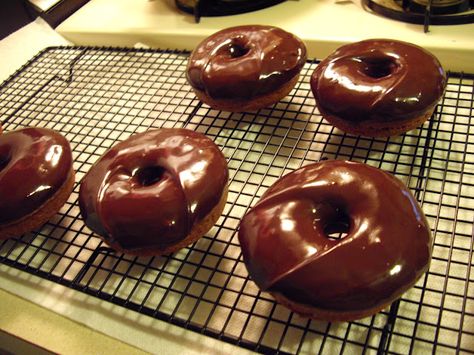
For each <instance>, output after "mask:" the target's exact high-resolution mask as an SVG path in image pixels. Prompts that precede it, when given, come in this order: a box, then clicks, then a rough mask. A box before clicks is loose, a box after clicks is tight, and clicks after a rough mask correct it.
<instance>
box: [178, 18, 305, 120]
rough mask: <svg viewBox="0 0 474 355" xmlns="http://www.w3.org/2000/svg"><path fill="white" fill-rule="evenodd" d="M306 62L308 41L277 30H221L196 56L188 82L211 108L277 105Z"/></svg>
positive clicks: (263, 28) (237, 108) (263, 27)
mask: <svg viewBox="0 0 474 355" xmlns="http://www.w3.org/2000/svg"><path fill="white" fill-rule="evenodd" d="M305 61H306V47H305V45H304V44H303V42H302V41H301V40H300V39H299V38H297V37H295V36H294V35H292V34H291V33H288V32H286V31H284V30H282V29H280V28H277V27H272V26H259V25H251V26H238V27H232V28H228V29H224V30H222V31H219V32H217V33H215V34H213V35H212V36H210V37H208V38H206V39H205V40H204V41H202V42H201V43H200V44H199V45H198V46H197V47H196V48H195V50H194V51H193V52H192V54H191V56H190V58H189V61H188V67H187V78H188V82H189V83H190V85H191V86H192V87H193V89H194V90H195V92H196V94H197V96H198V97H199V98H200V99H201V100H202V101H203V102H205V103H207V104H209V105H210V106H211V107H213V108H216V109H221V110H228V111H244V110H255V109H258V108H262V107H265V106H268V105H270V104H272V103H274V102H277V101H278V100H280V99H281V98H282V97H284V96H286V95H287V94H288V93H289V92H290V91H291V89H292V88H293V87H294V85H295V84H296V81H297V80H298V75H299V73H300V71H301V69H302V68H303V65H304V63H305Z"/></svg>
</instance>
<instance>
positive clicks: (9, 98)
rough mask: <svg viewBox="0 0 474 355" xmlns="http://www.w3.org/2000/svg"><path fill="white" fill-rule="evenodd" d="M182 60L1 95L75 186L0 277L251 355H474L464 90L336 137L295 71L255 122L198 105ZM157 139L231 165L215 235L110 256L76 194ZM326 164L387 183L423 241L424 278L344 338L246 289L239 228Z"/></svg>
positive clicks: (19, 86)
mask: <svg viewBox="0 0 474 355" xmlns="http://www.w3.org/2000/svg"><path fill="white" fill-rule="evenodd" d="M187 57H188V53H186V52H176V51H159V50H138V49H120V48H84V47H54V48H48V49H47V50H45V51H43V52H41V53H39V54H38V55H37V56H36V57H35V58H33V59H32V60H31V61H30V62H29V63H27V64H26V65H25V66H24V67H22V68H21V69H20V70H19V71H17V72H16V73H15V74H14V75H13V76H12V77H11V78H9V79H8V80H7V81H6V82H4V83H3V84H2V85H1V86H0V118H1V120H2V122H3V127H4V129H5V130H6V131H9V130H14V129H17V128H21V127H24V126H41V127H49V128H53V129H56V130H58V131H60V132H62V133H63V134H64V135H65V136H66V137H67V138H68V140H69V141H70V143H71V146H72V148H73V154H74V159H75V163H74V168H75V170H76V174H77V178H76V186H75V189H74V192H73V194H72V195H71V197H70V198H69V201H68V202H67V203H66V205H65V206H64V207H63V208H62V209H61V211H60V212H59V213H58V214H57V215H56V216H55V217H54V218H53V219H52V220H51V221H49V222H48V223H47V224H45V225H44V226H43V227H42V228H41V229H40V230H37V231H34V232H31V233H28V234H26V235H24V236H22V237H21V238H18V239H10V240H7V241H3V242H1V243H0V262H2V263H4V264H7V265H10V266H12V267H15V268H18V269H21V270H25V271H27V272H29V273H33V274H36V275H39V276H41V277H43V278H46V279H49V280H52V281H54V282H57V283H60V284H63V285H65V286H67V287H70V288H73V289H76V290H80V291H82V292H85V293H87V294H90V295H93V296H95V297H99V298H101V299H103V300H105V301H107V302H112V303H114V304H118V305H121V306H123V307H127V308H129V309H132V310H135V311H137V312H141V313H144V314H147V315H150V316H152V317H155V318H158V319H162V320H165V321H167V322H170V323H173V324H176V325H179V326H181V327H184V328H187V329H190V330H193V331H196V332H200V333H202V334H205V335H208V336H211V337H214V338H218V339H221V340H223V341H226V342H229V343H233V344H237V345H239V346H241V347H244V348H247V349H251V350H254V351H257V352H262V353H282V354H283V353H299V354H313V353H330V354H332V353H347V354H353V353H387V354H395V353H404V354H405V353H426V352H433V353H435V352H436V353H453V352H465V353H468V352H470V353H474V270H472V268H473V249H474V248H473V243H474V242H473V240H474V235H473V233H474V232H473V225H474V224H473V221H474V203H473V192H472V191H473V188H474V80H473V78H474V76H472V75H469V74H453V73H451V74H450V75H449V81H448V88H447V91H446V94H445V96H444V98H443V99H442V101H441V103H440V104H439V105H438V108H437V113H436V114H435V115H434V116H433V117H432V119H431V120H430V121H429V122H427V123H425V125H423V126H422V127H421V128H419V129H416V130H413V131H410V132H408V133H406V134H405V135H403V136H399V137H393V138H390V139H370V138H363V137H355V136H351V135H347V134H344V133H342V132H341V131H339V130H337V129H334V128H333V127H332V126H330V125H329V124H327V123H326V122H325V121H324V120H323V119H322V118H321V116H320V115H319V113H318V112H317V110H316V109H315V105H314V99H313V96H312V94H311V92H310V87H309V76H310V75H311V73H312V71H313V70H314V68H315V67H316V65H317V61H310V62H308V63H307V64H306V66H305V68H304V70H303V72H302V76H301V79H300V81H299V83H298V84H297V86H296V87H295V89H294V90H293V91H292V92H291V94H290V95H289V96H288V97H286V98H284V99H283V100H281V101H280V102H279V103H277V104H275V105H274V106H272V107H268V108H266V109H262V110H259V111H258V112H244V113H228V112H220V111H216V110H213V109H210V108H209V107H207V106H206V105H203V104H201V103H200V102H199V101H198V100H197V99H196V98H195V96H194V94H193V93H192V91H191V89H190V87H189V86H188V84H187V82H186V79H185V68H186V62H187ZM159 127H187V128H189V129H193V130H196V131H199V132H202V133H204V134H206V135H207V136H209V137H211V138H212V139H213V140H214V141H215V142H216V143H217V144H218V145H219V146H220V147H221V149H222V150H223V152H224V154H225V156H226V158H227V159H228V163H229V172H230V188H229V197H228V201H227V204H226V207H225V209H224V212H223V214H222V216H221V218H220V219H219V221H218V222H217V223H216V225H215V227H214V228H213V229H212V230H211V231H209V232H208V233H207V235H206V236H204V237H203V238H201V239H200V240H199V241H198V242H196V243H194V244H193V245H192V246H190V247H187V248H184V249H182V250H181V251H179V252H177V253H175V254H172V255H169V256H164V257H147V258H137V257H130V256H127V255H122V254H116V253H113V252H112V251H111V250H110V249H108V248H107V247H105V246H104V245H103V244H102V243H101V241H100V240H99V239H98V238H97V237H96V236H94V235H93V234H92V233H91V232H90V231H89V230H88V229H87V228H86V227H85V226H84V224H83V221H82V220H81V217H80V214H79V208H78V203H77V199H78V189H79V184H80V181H81V179H82V177H83V176H84V174H85V173H86V172H87V171H88V170H89V168H90V167H91V165H92V164H93V163H94V162H95V161H96V160H97V159H98V158H99V157H100V156H101V155H102V154H103V153H104V152H105V150H106V149H108V148H109V147H111V146H112V145H114V144H115V143H116V142H118V141H121V140H124V139H126V138H127V137H128V136H130V135H131V134H133V133H136V132H142V131H146V130H147V129H150V128H159ZM326 158H336V159H349V160H355V161H362V162H365V163H368V164H371V165H373V166H376V167H379V168H382V169H384V170H386V171H389V172H392V173H393V174H395V175H396V176H397V177H398V178H400V179H401V180H402V181H404V182H405V183H406V184H407V185H408V186H409V187H410V188H411V190H412V191H413V192H414V194H415V196H416V197H417V199H418V200H419V201H420V203H421V204H422V206H423V210H424V211H425V213H426V215H427V217H428V220H429V222H430V225H431V227H432V230H433V234H434V238H435V239H434V247H433V259H432V263H431V267H430V270H429V272H428V273H427V274H426V275H425V276H424V277H423V278H422V279H421V280H420V281H419V282H418V284H417V285H416V286H415V287H414V288H412V289H411V290H410V291H408V292H407V293H405V294H404V295H403V297H402V298H401V299H400V300H399V301H398V302H395V303H394V304H393V305H392V306H391V307H390V308H389V309H386V310H384V311H382V312H380V313H378V314H377V315H375V316H373V317H370V318H366V319H363V320H359V321H354V322H350V323H333V324H331V323H327V322H321V321H310V320H308V319H306V318H303V317H300V316H298V315H295V314H293V313H291V312H290V311H289V310H287V309H286V308H284V307H282V306H280V305H278V304H276V303H275V302H274V301H273V300H272V298H271V297H270V296H269V295H267V294H266V293H261V292H260V291H259V290H258V289H257V287H256V286H255V285H254V283H253V282H252V281H251V280H249V278H248V275H247V272H246V269H245V266H244V264H243V262H242V256H241V252H240V247H239V243H238V240H237V236H236V230H237V228H238V224H239V220H240V219H241V217H242V216H243V215H244V213H245V212H246V211H247V209H248V208H249V207H250V206H252V205H253V204H254V203H255V202H256V201H258V199H259V197H260V196H261V195H262V193H263V192H264V191H265V190H266V189H267V188H268V187H269V186H270V185H271V184H272V183H273V182H275V181H276V180H277V179H278V178H279V177H281V176H282V175H284V174H286V173H288V172H290V171H292V170H294V169H296V168H299V167H300V166H302V165H305V164H308V163H311V162H315V161H319V160H321V159H326Z"/></svg>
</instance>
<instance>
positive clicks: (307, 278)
mask: <svg viewBox="0 0 474 355" xmlns="http://www.w3.org/2000/svg"><path fill="white" fill-rule="evenodd" d="M346 222H348V224H349V226H348V230H347V235H346V236H345V237H344V238H341V239H338V240H334V239H329V238H328V237H327V234H326V233H327V232H329V231H328V230H329V229H334V228H331V227H332V226H337V225H338V224H344V223H346ZM336 229H337V228H336ZM339 229H340V228H339ZM239 240H240V244H241V247H242V252H243V257H244V261H245V264H246V265H247V268H248V271H249V274H250V276H251V277H252V279H253V280H254V281H255V282H256V283H257V285H258V286H259V287H260V288H261V289H262V290H265V291H270V292H277V293H281V294H282V295H283V296H285V297H286V298H288V299H289V300H291V301H293V302H298V303H303V304H305V305H308V306H311V307H316V308H320V309H326V310H332V311H341V312H344V311H358V310H369V309H372V308H375V307H380V306H381V305H384V304H386V303H387V302H392V301H394V300H395V299H396V298H398V297H399V296H400V295H401V294H402V293H403V292H404V291H406V290H407V289H408V288H409V287H411V286H412V285H413V284H414V283H415V282H416V280H418V278H419V277H420V276H421V275H422V274H423V273H424V272H425V271H426V270H427V269H428V266H429V262H430V258H431V244H432V239H431V233H430V229H429V227H428V224H427V221H426V218H425V216H424V214H423V212H422V210H421V209H420V207H419V205H418V203H417V201H416V200H415V198H414V197H413V195H412V194H411V193H410V191H409V190H408V189H407V188H406V187H405V186H404V185H403V184H402V183H401V182H400V181H399V180H398V179H396V178H395V177H393V176H392V175H390V174H388V173H385V172H383V171H382V170H379V169H376V168H374V167H370V166H368V165H365V164H362V163H355V162H345V161H336V160H333V161H331V160H328V161H325V162H320V163H316V164H312V165H308V166H306V167H303V168H301V169H298V170H296V171H294V172H292V173H290V174H288V175H286V176H284V177H283V178H281V179H280V180H278V181H277V182H276V183H275V184H274V185H273V186H272V187H270V188H269V190H267V192H266V193H265V194H264V195H263V196H262V198H261V199H260V201H259V202H258V203H257V204H256V205H255V207H253V208H252V209H251V210H250V211H249V212H248V213H247V214H246V215H245V216H244V218H243V219H242V222H241V225H240V231H239Z"/></svg>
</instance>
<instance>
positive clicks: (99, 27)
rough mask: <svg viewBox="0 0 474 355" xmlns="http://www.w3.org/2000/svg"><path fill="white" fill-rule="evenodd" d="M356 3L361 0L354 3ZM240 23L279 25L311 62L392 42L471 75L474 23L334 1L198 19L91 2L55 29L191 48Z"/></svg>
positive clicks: (167, 3) (140, 4) (132, 0)
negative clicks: (422, 21) (415, 17)
mask: <svg viewBox="0 0 474 355" xmlns="http://www.w3.org/2000/svg"><path fill="white" fill-rule="evenodd" d="M354 1H359V0H354ZM242 24H269V25H274V26H279V27H282V28H284V29H285V30H287V31H290V32H293V33H294V34H296V35H298V36H299V37H301V38H302V39H303V40H304V42H305V43H306V45H307V47H308V51H309V55H310V57H312V58H318V59H321V58H324V57H326V56H327V55H328V54H329V53H331V52H332V51H333V50H335V49H336V48H337V47H339V46H341V45H342V44H345V43H349V42H355V41H359V40H363V39H368V38H393V39H399V40H405V41H408V42H412V43H415V44H418V45H420V46H423V47H425V48H426V49H428V50H430V51H431V52H432V53H434V54H435V55H436V56H437V57H438V58H439V59H440V61H441V63H442V64H443V66H444V67H445V69H447V70H452V71H465V72H470V73H474V24H467V25H455V26H431V27H430V32H429V33H424V32H423V26H422V25H413V24H407V23H403V22H399V21H395V20H390V19H387V18H384V17H381V16H379V15H376V14H373V13H369V12H367V11H366V10H364V9H363V8H362V7H361V6H360V5H359V4H358V3H354V2H351V1H350V0H347V1H342V2H341V1H339V2H338V3H335V2H334V0H298V1H286V2H284V3H281V4H278V5H275V6H273V7H270V8H266V9H262V10H259V11H255V12H252V13H247V14H241V15H233V16H222V17H212V18H209V17H207V18H205V17H203V18H201V22H200V23H195V22H194V17H193V16H192V15H190V14H186V13H183V12H181V11H179V10H178V9H177V8H176V6H175V3H174V0H91V1H90V2H89V3H87V4H86V5H85V6H84V7H82V8H81V9H80V10H79V11H77V12H76V13H75V14H74V15H72V16H71V17H70V18H68V19H67V20H66V21H65V22H63V23H62V24H61V25H60V26H59V27H58V28H57V31H58V32H59V33H60V34H62V35H63V36H64V37H65V38H67V39H68V40H70V41H71V42H73V43H75V44H78V45H99V46H134V45H136V44H137V43H142V44H144V45H147V46H150V47H154V48H161V49H167V48H169V49H188V50H192V49H193V48H194V47H195V46H196V45H197V44H198V43H199V42H200V41H201V40H202V39H203V38H205V37H206V36H208V35H210V34H212V33H214V32H216V31H218V30H220V29H222V28H226V27H230V26H236V25H242Z"/></svg>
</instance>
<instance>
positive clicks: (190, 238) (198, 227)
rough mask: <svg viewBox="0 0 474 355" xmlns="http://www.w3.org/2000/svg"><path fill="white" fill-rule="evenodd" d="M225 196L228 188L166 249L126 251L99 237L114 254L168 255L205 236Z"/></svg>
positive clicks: (222, 208)
mask: <svg viewBox="0 0 474 355" xmlns="http://www.w3.org/2000/svg"><path fill="white" fill-rule="evenodd" d="M227 194H228V187H227V186H226V188H225V189H224V191H223V192H222V196H221V199H220V200H219V202H218V203H217V205H216V206H215V207H214V208H213V209H212V210H211V211H210V212H209V213H208V214H207V215H206V217H205V218H203V219H202V220H201V221H199V222H198V223H196V224H195V225H194V227H193V228H192V229H191V231H190V232H189V234H188V235H187V237H186V238H185V239H183V240H181V241H180V242H179V243H177V244H174V245H170V246H168V247H166V248H164V249H163V248H158V247H147V248H141V249H133V250H128V249H124V248H122V247H120V245H118V244H117V243H111V242H110V240H107V239H105V238H104V237H102V236H99V237H100V238H101V239H102V240H103V241H104V243H105V244H107V245H108V246H109V247H111V248H112V249H114V250H115V251H116V252H119V253H124V254H128V255H136V256H159V255H168V254H172V253H174V252H176V251H178V250H180V249H183V248H184V247H186V246H188V245H190V244H192V243H194V242H196V241H197V240H199V239H200V238H201V237H202V236H204V234H206V233H207V232H208V231H209V230H210V229H211V228H212V227H213V226H214V224H215V223H216V222H217V220H218V219H219V218H220V216H221V215H222V211H224V207H225V205H226V202H227Z"/></svg>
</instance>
